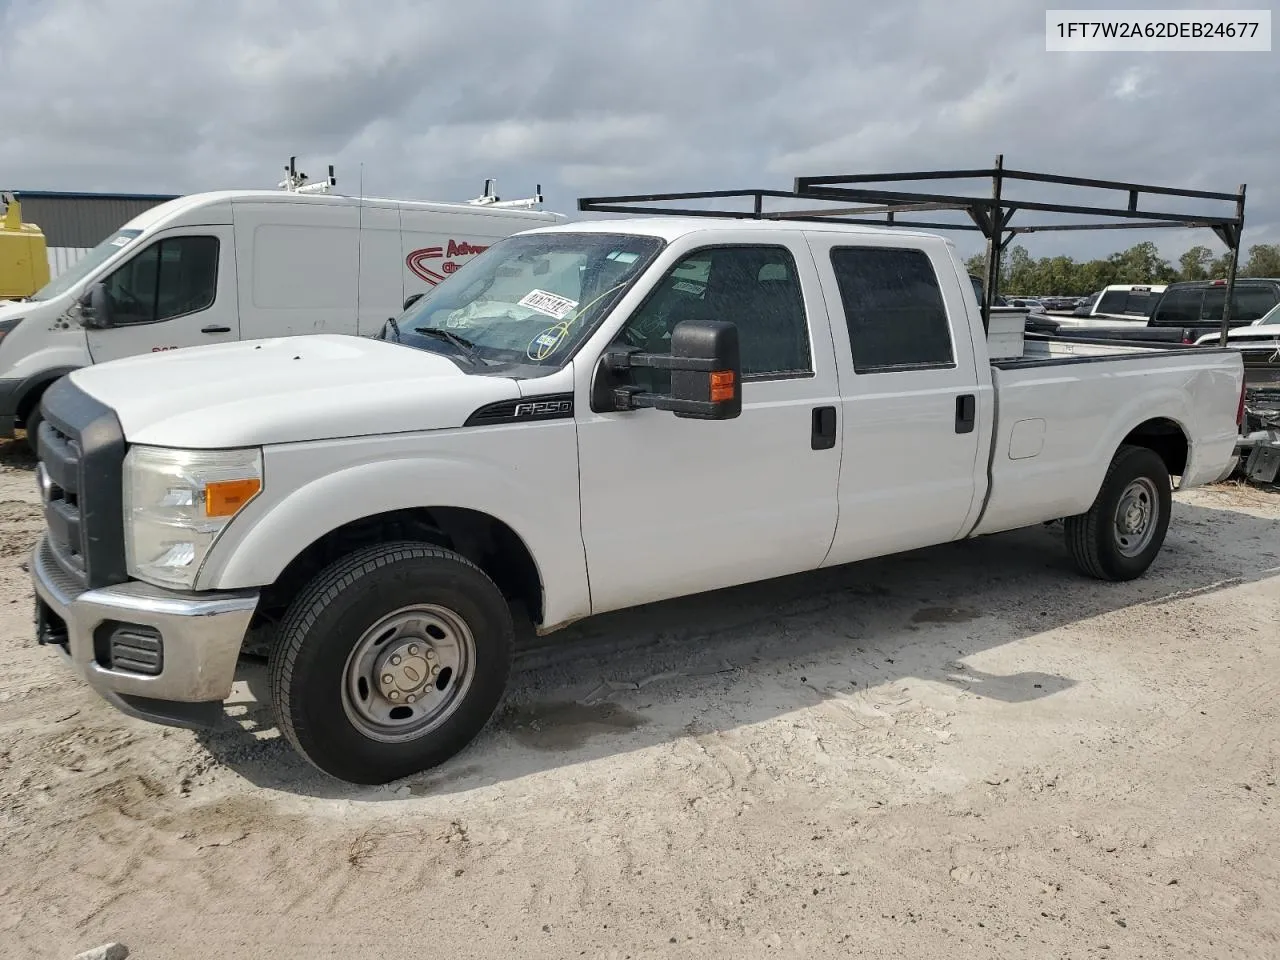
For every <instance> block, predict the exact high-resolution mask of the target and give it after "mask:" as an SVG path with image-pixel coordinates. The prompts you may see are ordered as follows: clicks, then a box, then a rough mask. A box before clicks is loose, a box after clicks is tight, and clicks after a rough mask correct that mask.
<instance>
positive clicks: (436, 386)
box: [70, 334, 520, 449]
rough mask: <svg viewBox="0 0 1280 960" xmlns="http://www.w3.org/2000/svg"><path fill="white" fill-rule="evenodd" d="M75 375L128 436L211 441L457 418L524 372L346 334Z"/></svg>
mask: <svg viewBox="0 0 1280 960" xmlns="http://www.w3.org/2000/svg"><path fill="white" fill-rule="evenodd" d="M70 376H71V379H72V381H73V382H74V383H75V384H76V386H78V387H80V389H82V390H84V391H85V392H87V393H88V394H90V395H91V396H93V397H95V398H96V399H97V400H99V401H101V402H102V403H104V404H106V405H107V406H109V407H110V408H111V409H112V410H114V411H115V413H116V416H117V417H119V419H120V425H121V427H122V428H123V429H124V434H125V437H126V439H128V440H129V442H130V443H145V444H157V445H160V446H174V447H196V448H202V449H213V448H218V447H237V446H256V445H259V444H272V443H298V442H302V441H307V440H329V439H333V438H336V437H352V436H365V435H368V434H371V433H399V432H409V431H416V430H434V429H440V428H445V427H458V426H461V425H462V424H463V422H464V421H465V420H466V419H467V417H468V416H469V415H470V414H471V413H472V412H474V411H475V410H476V409H477V408H478V407H482V406H484V405H485V404H487V403H494V402H496V401H500V400H511V399H516V398H517V397H519V395H520V390H519V387H518V385H517V383H516V381H515V380H511V379H507V378H503V377H486V376H475V375H470V374H467V373H464V372H463V371H462V370H461V369H460V368H459V367H458V366H457V365H455V364H454V363H453V362H452V361H451V360H449V359H448V358H447V357H444V356H441V355H439V354H434V353H429V352H427V351H424V350H418V349H414V348H412V347H404V346H400V345H398V344H394V343H387V342H385V341H382V340H371V339H369V338H367V337H355V336H345V335H338V334H315V335H308V336H297V337H281V338H276V339H271V340H247V341H244V342H242V343H226V344H213V345H209V346H200V347H186V348H183V349H179V350H173V351H165V352H163V353H152V354H145V355H143V356H139V357H127V358H125V359H122V360H113V361H111V362H110V363H104V364H100V365H98V366H92V367H85V368H84V369H81V370H77V371H75V372H74V373H72V374H71V375H70Z"/></svg>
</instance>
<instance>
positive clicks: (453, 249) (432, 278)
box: [404, 240, 489, 287]
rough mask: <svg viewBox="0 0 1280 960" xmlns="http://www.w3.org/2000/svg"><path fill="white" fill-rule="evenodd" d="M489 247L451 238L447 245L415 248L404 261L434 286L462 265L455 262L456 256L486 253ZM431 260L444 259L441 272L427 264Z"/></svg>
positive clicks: (416, 274)
mask: <svg viewBox="0 0 1280 960" xmlns="http://www.w3.org/2000/svg"><path fill="white" fill-rule="evenodd" d="M488 249H489V248H488V246H483V247H481V246H478V245H476V244H474V243H467V241H465V240H464V241H462V242H461V243H458V242H457V241H456V240H450V241H449V244H448V246H447V247H423V248H422V249H420V250H414V251H413V252H412V253H411V254H409V255H408V256H407V257H405V258H404V263H405V266H406V267H408V268H409V269H410V270H411V271H412V272H413V274H414V276H416V277H418V278H419V279H422V280H425V281H426V282H427V283H429V284H431V285H432V286H433V287H434V286H435V285H436V284H437V283H439V282H440V281H441V280H443V279H444V278H445V277H446V276H448V275H449V274H451V273H453V272H454V271H455V270H457V269H458V267H460V266H462V264H460V263H455V262H454V258H456V257H473V256H475V255H476V254H477V253H484V252H485V251H486V250H488ZM431 260H443V261H444V263H442V264H441V265H440V272H438V273H437V272H436V271H435V270H433V269H432V267H430V266H428V265H427V264H428V262H429V261H431Z"/></svg>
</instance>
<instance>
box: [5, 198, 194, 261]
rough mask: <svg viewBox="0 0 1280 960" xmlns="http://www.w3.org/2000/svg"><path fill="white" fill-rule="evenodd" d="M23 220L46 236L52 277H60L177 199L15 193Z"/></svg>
mask: <svg viewBox="0 0 1280 960" xmlns="http://www.w3.org/2000/svg"><path fill="white" fill-rule="evenodd" d="M13 194H14V196H16V197H17V199H18V200H19V201H20V202H21V203H22V219H23V220H25V221H26V222H27V223H34V224H37V225H38V226H39V227H40V229H41V230H42V231H43V232H44V237H45V244H46V245H47V247H48V250H49V275H50V276H51V277H56V276H57V275H58V274H59V273H61V272H62V271H64V270H66V269H67V268H68V267H69V266H71V265H72V264H73V263H75V262H76V261H77V260H79V259H80V258H81V257H82V256H84V254H85V253H86V252H87V251H88V250H90V249H91V248H93V247H95V246H97V245H98V244H99V243H101V242H102V241H103V240H105V239H106V238H107V237H109V236H111V234H112V233H114V232H115V231H116V230H118V229H120V228H121V227H122V226H124V225H125V224H126V223H128V222H129V221H130V220H132V219H133V218H134V217H136V216H137V215H138V214H140V213H142V211H144V210H149V209H150V208H151V207H154V206H156V205H157V204H161V203H164V202H165V201H166V200H173V199H174V197H173V196H167V195H162V194H154V193H78V192H64V191H52V190H14V191H13Z"/></svg>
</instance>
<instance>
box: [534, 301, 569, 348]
mask: <svg viewBox="0 0 1280 960" xmlns="http://www.w3.org/2000/svg"><path fill="white" fill-rule="evenodd" d="M534 309H535V310H536V309H537V307H534ZM568 334H569V325H568V324H566V323H557V324H556V325H555V326H554V327H548V328H547V329H546V330H543V331H542V332H541V333H540V334H538V335H537V336H536V337H534V338H533V340H532V341H531V342H530V343H529V349H528V350H527V351H526V352H525V353H526V356H528V358H529V359H530V360H545V359H547V357H549V356H551V355H552V354H553V353H555V352H556V350H558V349H559V347H560V344H561V343H563V342H564V338H565V337H566V336H568Z"/></svg>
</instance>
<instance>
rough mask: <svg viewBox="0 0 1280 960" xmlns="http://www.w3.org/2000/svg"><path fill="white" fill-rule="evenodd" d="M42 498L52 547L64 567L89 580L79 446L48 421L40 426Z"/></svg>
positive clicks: (38, 440) (80, 577)
mask: <svg viewBox="0 0 1280 960" xmlns="http://www.w3.org/2000/svg"><path fill="white" fill-rule="evenodd" d="M37 443H38V444H39V448H40V466H39V467H38V469H39V470H40V472H41V476H40V486H41V498H42V499H43V500H44V521H45V526H46V527H47V528H48V533H49V546H50V547H51V548H52V549H53V552H54V555H55V557H56V558H57V560H58V561H59V562H60V564H61V566H62V567H63V568H64V569H66V570H68V571H69V572H70V573H72V574H74V575H75V576H76V577H77V579H79V580H81V581H84V580H86V579H87V571H86V570H85V559H84V555H85V547H84V530H83V529H82V527H81V525H80V444H79V443H78V442H77V441H76V439H75V438H74V437H72V436H71V435H70V434H68V433H66V432H65V431H63V430H60V429H58V428H57V427H55V426H54V425H53V424H51V423H50V422H49V421H48V420H45V421H43V422H42V423H41V424H40V433H39V436H38V437H37Z"/></svg>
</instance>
